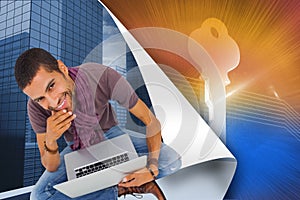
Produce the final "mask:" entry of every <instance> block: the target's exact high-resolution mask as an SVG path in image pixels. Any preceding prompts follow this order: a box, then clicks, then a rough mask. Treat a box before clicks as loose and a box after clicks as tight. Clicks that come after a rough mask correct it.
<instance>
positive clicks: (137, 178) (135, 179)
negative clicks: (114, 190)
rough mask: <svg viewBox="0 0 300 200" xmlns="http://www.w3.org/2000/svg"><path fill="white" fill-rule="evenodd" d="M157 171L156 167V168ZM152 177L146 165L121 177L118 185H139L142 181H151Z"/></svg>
mask: <svg viewBox="0 0 300 200" xmlns="http://www.w3.org/2000/svg"><path fill="white" fill-rule="evenodd" d="M157 171H158V169H157ZM153 179H154V178H153V176H152V174H151V173H150V171H149V169H147V168H146V167H145V168H143V169H140V170H138V171H135V172H134V173H132V174H129V175H127V176H125V177H124V178H123V180H122V181H121V182H120V183H119V186H122V187H134V186H141V185H143V184H144V183H148V182H150V181H152V180H153Z"/></svg>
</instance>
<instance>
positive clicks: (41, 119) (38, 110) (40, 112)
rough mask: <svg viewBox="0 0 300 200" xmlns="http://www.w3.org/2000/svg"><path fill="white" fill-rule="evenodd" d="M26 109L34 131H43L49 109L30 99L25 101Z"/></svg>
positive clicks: (44, 130)
mask: <svg viewBox="0 0 300 200" xmlns="http://www.w3.org/2000/svg"><path fill="white" fill-rule="evenodd" d="M27 111H28V116H29V120H30V123H31V126H32V129H33V130H34V132H35V133H45V132H46V127H47V119H48V117H49V116H50V115H51V113H50V111H47V110H45V109H43V108H42V107H41V106H40V105H39V104H38V103H35V102H34V101H33V100H31V99H29V101H28V103H27Z"/></svg>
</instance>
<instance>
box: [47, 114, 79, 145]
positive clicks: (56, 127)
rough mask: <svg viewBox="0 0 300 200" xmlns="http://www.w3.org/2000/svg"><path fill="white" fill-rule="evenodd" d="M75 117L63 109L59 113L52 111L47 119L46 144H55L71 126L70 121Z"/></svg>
mask: <svg viewBox="0 0 300 200" xmlns="http://www.w3.org/2000/svg"><path fill="white" fill-rule="evenodd" d="M75 117H76V115H75V114H73V113H72V112H71V111H69V112H67V110H65V109H63V110H60V111H57V112H55V111H52V115H51V116H50V117H49V118H48V119H47V130H46V131H47V132H46V138H45V139H46V142H47V144H49V145H51V144H53V143H56V140H58V139H59V138H60V137H61V136H62V134H63V133H64V132H65V131H66V130H68V129H69V128H70V126H71V122H72V120H74V119H75Z"/></svg>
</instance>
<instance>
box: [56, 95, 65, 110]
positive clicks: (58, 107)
mask: <svg viewBox="0 0 300 200" xmlns="http://www.w3.org/2000/svg"><path fill="white" fill-rule="evenodd" d="M66 97H67V93H65V94H64V96H63V97H62V100H61V101H60V104H59V105H58V106H57V107H56V108H55V109H54V110H55V111H60V110H62V109H64V108H65V107H66V102H67V98H66Z"/></svg>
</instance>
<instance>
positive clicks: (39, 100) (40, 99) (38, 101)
mask: <svg viewBox="0 0 300 200" xmlns="http://www.w3.org/2000/svg"><path fill="white" fill-rule="evenodd" d="M42 100H43V97H41V98H38V99H35V100H34V101H35V102H37V103H40V102H41V101H42Z"/></svg>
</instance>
